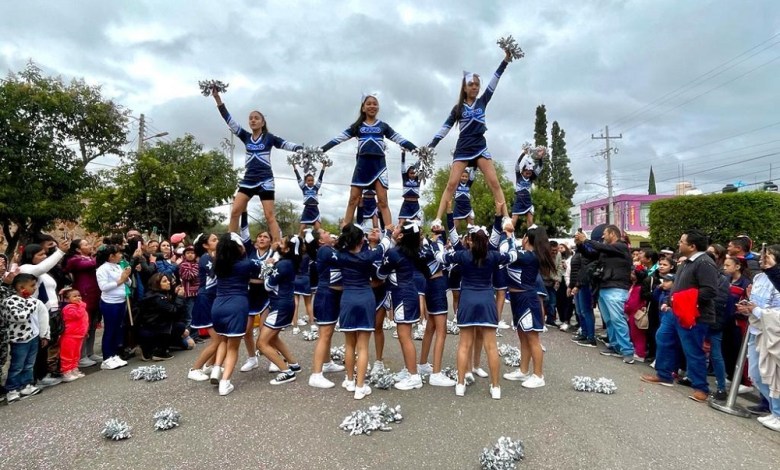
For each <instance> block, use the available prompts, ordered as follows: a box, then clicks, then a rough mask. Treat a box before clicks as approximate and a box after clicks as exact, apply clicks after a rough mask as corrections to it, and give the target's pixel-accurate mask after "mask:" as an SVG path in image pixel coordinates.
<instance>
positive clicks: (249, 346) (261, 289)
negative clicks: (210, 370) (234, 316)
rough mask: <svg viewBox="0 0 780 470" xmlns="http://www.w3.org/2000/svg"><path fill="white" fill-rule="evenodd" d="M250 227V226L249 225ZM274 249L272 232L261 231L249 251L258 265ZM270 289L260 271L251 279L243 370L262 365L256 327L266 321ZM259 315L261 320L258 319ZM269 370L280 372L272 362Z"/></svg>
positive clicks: (250, 256)
mask: <svg viewBox="0 0 780 470" xmlns="http://www.w3.org/2000/svg"><path fill="white" fill-rule="evenodd" d="M247 229H248V226H247ZM273 254H274V251H273V250H272V249H271V234H269V233H268V232H266V231H263V232H260V233H258V234H257V236H256V237H255V243H254V245H253V246H252V247H251V249H250V250H249V252H248V253H247V256H248V257H249V259H251V260H252V261H254V262H255V263H256V264H258V265H262V264H263V263H265V262H266V261H267V260H268V258H270V257H272V256H273ZM270 305H271V304H270V300H269V299H268V291H266V290H265V278H263V276H261V275H260V273H259V272H258V273H257V275H255V276H252V278H250V279H249V319H248V320H247V322H246V335H245V336H244V345H245V346H246V352H247V358H246V362H244V365H242V366H241V369H239V370H240V371H241V372H249V371H251V370H254V369H257V368H258V367H260V364H259V360H258V357H257V343H256V341H255V335H254V329H255V325H256V324H258V323H259V324H260V325H261V326H260V327H261V328H262V322H263V321H265V318H264V316H265V315H267V314H268V307H269V306H270ZM258 317H259V322H258V321H256V319H257V318H258ZM271 366H272V367H269V372H279V371H278V370H274V369H275V366H273V363H271Z"/></svg>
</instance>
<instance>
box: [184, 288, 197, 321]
mask: <svg viewBox="0 0 780 470" xmlns="http://www.w3.org/2000/svg"><path fill="white" fill-rule="evenodd" d="M197 298H198V297H197V296H196V297H187V298H185V299H184V305H185V306H186V307H187V312H186V313H185V315H184V328H189V327H190V324H191V323H192V308H193V307H194V306H195V300H196V299H197Z"/></svg>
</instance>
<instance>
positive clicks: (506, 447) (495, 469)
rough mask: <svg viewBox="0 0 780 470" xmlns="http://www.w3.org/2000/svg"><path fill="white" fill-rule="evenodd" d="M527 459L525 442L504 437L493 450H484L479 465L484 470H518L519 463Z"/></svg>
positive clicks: (500, 438) (499, 439)
mask: <svg viewBox="0 0 780 470" xmlns="http://www.w3.org/2000/svg"><path fill="white" fill-rule="evenodd" d="M524 458H525V447H524V446H523V441H520V440H517V441H513V440H512V439H510V438H508V437H506V436H502V437H499V438H498V442H497V443H496V445H494V446H493V448H492V449H488V448H487V447H486V448H484V449H482V454H481V455H480V456H479V463H480V465H482V468H483V470H508V469H512V468H517V467H516V464H517V462H519V461H521V460H523V459H524Z"/></svg>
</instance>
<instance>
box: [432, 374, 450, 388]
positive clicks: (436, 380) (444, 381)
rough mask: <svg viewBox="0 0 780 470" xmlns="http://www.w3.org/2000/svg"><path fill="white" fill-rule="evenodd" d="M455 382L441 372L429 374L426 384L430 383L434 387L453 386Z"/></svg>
mask: <svg viewBox="0 0 780 470" xmlns="http://www.w3.org/2000/svg"><path fill="white" fill-rule="evenodd" d="M456 383H457V382H455V381H454V380H452V379H451V378H449V377H447V376H446V375H444V374H442V373H441V372H439V373H437V374H431V376H430V378H429V379H428V385H432V386H434V387H454V386H455V384H456Z"/></svg>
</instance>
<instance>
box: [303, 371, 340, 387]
mask: <svg viewBox="0 0 780 470" xmlns="http://www.w3.org/2000/svg"><path fill="white" fill-rule="evenodd" d="M335 386H336V384H334V383H333V382H331V381H330V380H328V379H326V378H325V376H324V375H322V373H319V374H311V375H310V376H309V387H314V388H333V387H335Z"/></svg>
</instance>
